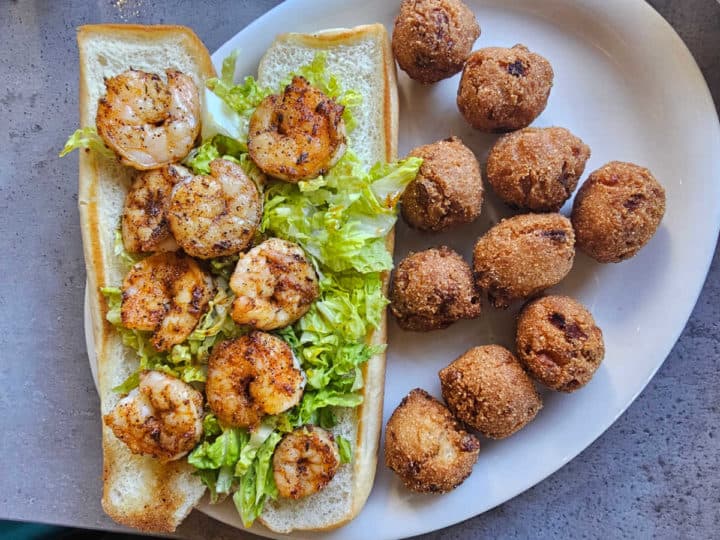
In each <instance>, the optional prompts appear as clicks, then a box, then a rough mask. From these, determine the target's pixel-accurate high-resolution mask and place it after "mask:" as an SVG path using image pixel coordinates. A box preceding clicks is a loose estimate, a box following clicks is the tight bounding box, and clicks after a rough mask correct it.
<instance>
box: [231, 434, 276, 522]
mask: <svg viewBox="0 0 720 540" xmlns="http://www.w3.org/2000/svg"><path fill="white" fill-rule="evenodd" d="M280 439H282V435H281V434H280V433H278V432H273V433H272V435H270V437H268V438H267V439H266V440H265V442H264V443H263V444H262V446H261V447H260V448H259V449H258V451H257V457H256V458H255V460H254V461H253V465H252V467H250V468H249V469H248V471H247V473H246V474H245V475H243V477H242V478H241V480H240V486H239V488H238V490H237V491H236V492H235V494H234V495H233V502H234V503H235V507H236V508H237V511H238V513H239V514H240V517H241V518H242V521H243V525H245V526H246V527H250V526H251V525H252V524H253V522H254V521H255V520H256V519H257V517H258V516H259V515H260V514H261V513H262V510H263V507H264V506H265V501H266V500H267V499H268V498H271V499H277V496H278V492H277V486H276V485H275V478H274V477H273V474H272V473H271V471H270V467H271V466H272V463H271V462H272V455H273V452H274V451H275V447H276V446H277V444H278V443H279V442H280Z"/></svg>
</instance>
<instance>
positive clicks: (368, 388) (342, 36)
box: [258, 24, 398, 533]
mask: <svg viewBox="0 0 720 540" xmlns="http://www.w3.org/2000/svg"><path fill="white" fill-rule="evenodd" d="M367 39H377V40H378V41H379V42H380V43H381V44H382V47H381V50H382V58H381V59H380V61H381V63H382V68H383V69H382V73H383V81H382V86H383V88H384V96H383V107H382V109H383V122H384V126H383V134H384V156H382V157H383V158H384V159H385V161H393V160H395V159H396V158H397V133H398V97H397V80H396V76H397V75H396V70H395V61H394V58H393V55H392V49H391V46H390V39H389V37H388V35H387V31H386V30H385V27H384V26H383V25H382V24H368V25H362V26H357V27H354V28H349V29H348V28H338V29H330V30H325V31H322V32H318V33H315V34H295V33H288V34H281V35H279V36H278V37H277V38H276V40H275V42H274V43H273V45H275V44H277V43H284V44H289V45H298V46H301V47H305V48H310V49H317V50H318V51H322V50H324V49H329V48H332V47H336V46H342V45H352V44H356V43H358V42H360V41H363V40H367ZM271 48H272V46H271ZM261 66H262V61H261ZM385 244H386V246H387V248H388V250H390V253H392V252H393V250H394V246H395V232H394V229H393V230H392V231H390V233H389V234H388V236H387V239H386V242H385ZM389 281H390V273H389V272H385V273H384V274H383V292H384V294H385V295H386V296H387V293H388V285H389ZM366 342H367V343H368V344H371V345H380V344H386V343H387V313H383V317H382V321H381V324H380V326H379V327H378V328H377V330H375V331H374V332H371V333H370V334H369V335H368V336H367V338H366ZM363 377H364V380H365V386H364V387H363V397H364V398H365V399H364V401H363V403H362V404H361V405H360V406H359V407H358V425H357V438H356V440H355V445H354V454H353V461H352V463H353V475H352V489H351V493H352V501H351V504H350V505H349V509H348V512H347V513H346V515H345V516H343V517H342V518H341V519H339V520H337V521H333V522H328V523H326V524H324V525H323V526H319V527H304V526H294V527H290V528H278V527H275V525H274V524H273V523H272V522H271V521H269V520H268V519H266V518H265V517H264V516H263V515H261V516H260V517H259V518H258V520H259V521H260V522H261V523H262V524H263V525H265V526H266V527H267V528H268V529H270V530H272V531H273V532H279V533H288V532H290V531H293V530H302V531H329V530H333V529H336V528H338V527H341V526H343V525H345V524H347V523H348V522H350V521H352V520H353V519H354V518H355V517H356V516H357V515H358V514H359V513H360V510H362V508H363V506H364V505H365V502H366V501H367V498H368V496H369V495H370V491H371V489H372V486H373V483H374V480H375V470H376V465H377V455H378V449H379V443H380V431H381V428H382V413H383V394H384V388H385V353H381V354H378V355H375V356H374V357H373V358H370V359H369V360H368V361H367V363H366V364H365V365H364V366H363Z"/></svg>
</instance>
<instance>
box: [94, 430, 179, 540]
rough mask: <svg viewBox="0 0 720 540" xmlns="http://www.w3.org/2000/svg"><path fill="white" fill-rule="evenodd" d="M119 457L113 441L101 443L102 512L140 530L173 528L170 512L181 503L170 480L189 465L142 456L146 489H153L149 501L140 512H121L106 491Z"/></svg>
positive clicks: (175, 522)
mask: <svg viewBox="0 0 720 540" xmlns="http://www.w3.org/2000/svg"><path fill="white" fill-rule="evenodd" d="M107 429H109V428H107ZM120 444H122V443H120ZM122 459H123V455H122V452H121V451H120V449H119V448H118V446H117V445H112V444H105V443H104V444H103V497H102V501H101V503H102V507H103V510H104V511H105V513H106V514H107V515H109V516H110V517H111V518H112V519H113V520H114V521H116V522H118V523H121V524H122V525H126V526H127V527H132V528H133V529H138V530H140V531H145V532H161V533H172V532H175V529H176V528H177V526H178V522H177V520H176V519H175V517H174V516H175V515H176V514H177V513H178V510H179V509H180V508H181V507H182V506H183V503H184V497H183V496H182V494H180V493H178V491H177V489H175V487H174V486H173V484H174V482H175V481H176V479H177V477H178V476H180V475H182V474H187V473H188V472H189V470H190V468H191V466H190V465H188V464H187V463H186V462H184V461H172V462H170V463H160V462H159V461H157V460H155V459H153V458H150V457H148V458H145V459H146V460H147V461H146V462H145V464H146V465H147V466H148V467H152V472H151V474H150V475H145V478H152V482H153V483H152V485H148V486H146V489H148V490H149V491H150V492H151V493H153V499H152V502H151V503H150V504H148V505H147V506H146V507H145V508H144V511H143V512H141V513H137V512H125V511H124V510H123V508H122V506H120V505H117V504H114V502H113V501H112V499H113V497H112V494H111V493H110V490H111V487H110V486H111V484H112V480H113V478H114V476H115V471H114V465H113V464H114V463H118V462H120V461H121V460H122Z"/></svg>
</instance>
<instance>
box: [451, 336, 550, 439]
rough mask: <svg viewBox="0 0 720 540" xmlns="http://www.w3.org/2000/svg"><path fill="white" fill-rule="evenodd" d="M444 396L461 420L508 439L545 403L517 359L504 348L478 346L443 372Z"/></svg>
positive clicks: (495, 435)
mask: <svg viewBox="0 0 720 540" xmlns="http://www.w3.org/2000/svg"><path fill="white" fill-rule="evenodd" d="M439 376H440V383H441V385H442V395H443V399H444V400H445V403H447V405H448V408H449V409H450V411H451V412H452V413H453V414H454V415H455V417H456V418H457V419H458V420H461V421H462V422H465V423H466V424H467V425H468V426H470V427H471V428H473V429H476V430H478V431H479V432H480V433H482V434H483V435H485V436H486V437H490V438H492V439H504V438H505V437H509V436H510V435H512V434H513V433H515V432H517V431H519V430H520V429H522V428H523V427H525V426H526V425H527V424H528V423H529V422H530V421H532V420H533V419H534V418H535V415H536V414H537V413H538V411H539V410H540V409H542V400H541V399H540V396H539V395H538V393H537V391H536V390H535V386H534V385H533V383H532V381H531V380H530V377H528V375H527V373H525V371H524V370H523V368H522V366H521V365H520V363H519V362H518V361H517V358H515V356H514V355H513V354H512V353H511V352H510V351H508V350H507V349H506V348H504V347H500V346H499V345H485V346H483V347H474V348H472V349H470V350H469V351H467V352H466V353H465V354H463V355H462V356H460V357H459V358H458V359H457V360H455V361H454V362H452V363H451V364H450V365H449V366H447V367H445V368H443V369H441V370H440V373H439Z"/></svg>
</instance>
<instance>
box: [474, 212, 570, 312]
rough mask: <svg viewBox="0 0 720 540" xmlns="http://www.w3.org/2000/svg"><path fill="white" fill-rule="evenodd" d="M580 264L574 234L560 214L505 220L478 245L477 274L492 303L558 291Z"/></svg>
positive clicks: (505, 303)
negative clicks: (551, 290) (555, 286)
mask: <svg viewBox="0 0 720 540" xmlns="http://www.w3.org/2000/svg"><path fill="white" fill-rule="evenodd" d="M574 259H575V234H574V233H573V229H572V226H571V225H570V220H569V219H567V218H566V217H565V216H562V215H560V214H523V215H519V216H514V217H511V218H508V219H504V220H502V221H501V222H500V223H498V224H497V225H495V226H494V227H493V228H492V229H490V230H489V231H488V232H487V233H485V235H483V236H481V237H480V238H479V239H478V241H477V243H476V244H475V250H474V253H473V270H474V273H475V280H476V283H477V286H478V288H480V289H482V290H483V291H485V292H486V293H487V296H488V299H489V300H490V303H491V304H492V305H493V306H495V307H497V308H506V307H508V306H509V304H510V302H511V301H513V300H521V299H523V298H529V297H531V296H534V295H536V294H539V293H540V292H542V291H543V290H545V289H547V288H548V287H552V286H553V285H557V284H558V283H559V282H560V281H562V279H563V278H564V277H565V276H566V275H567V274H568V272H570V269H571V268H572V265H573V261H574Z"/></svg>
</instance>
